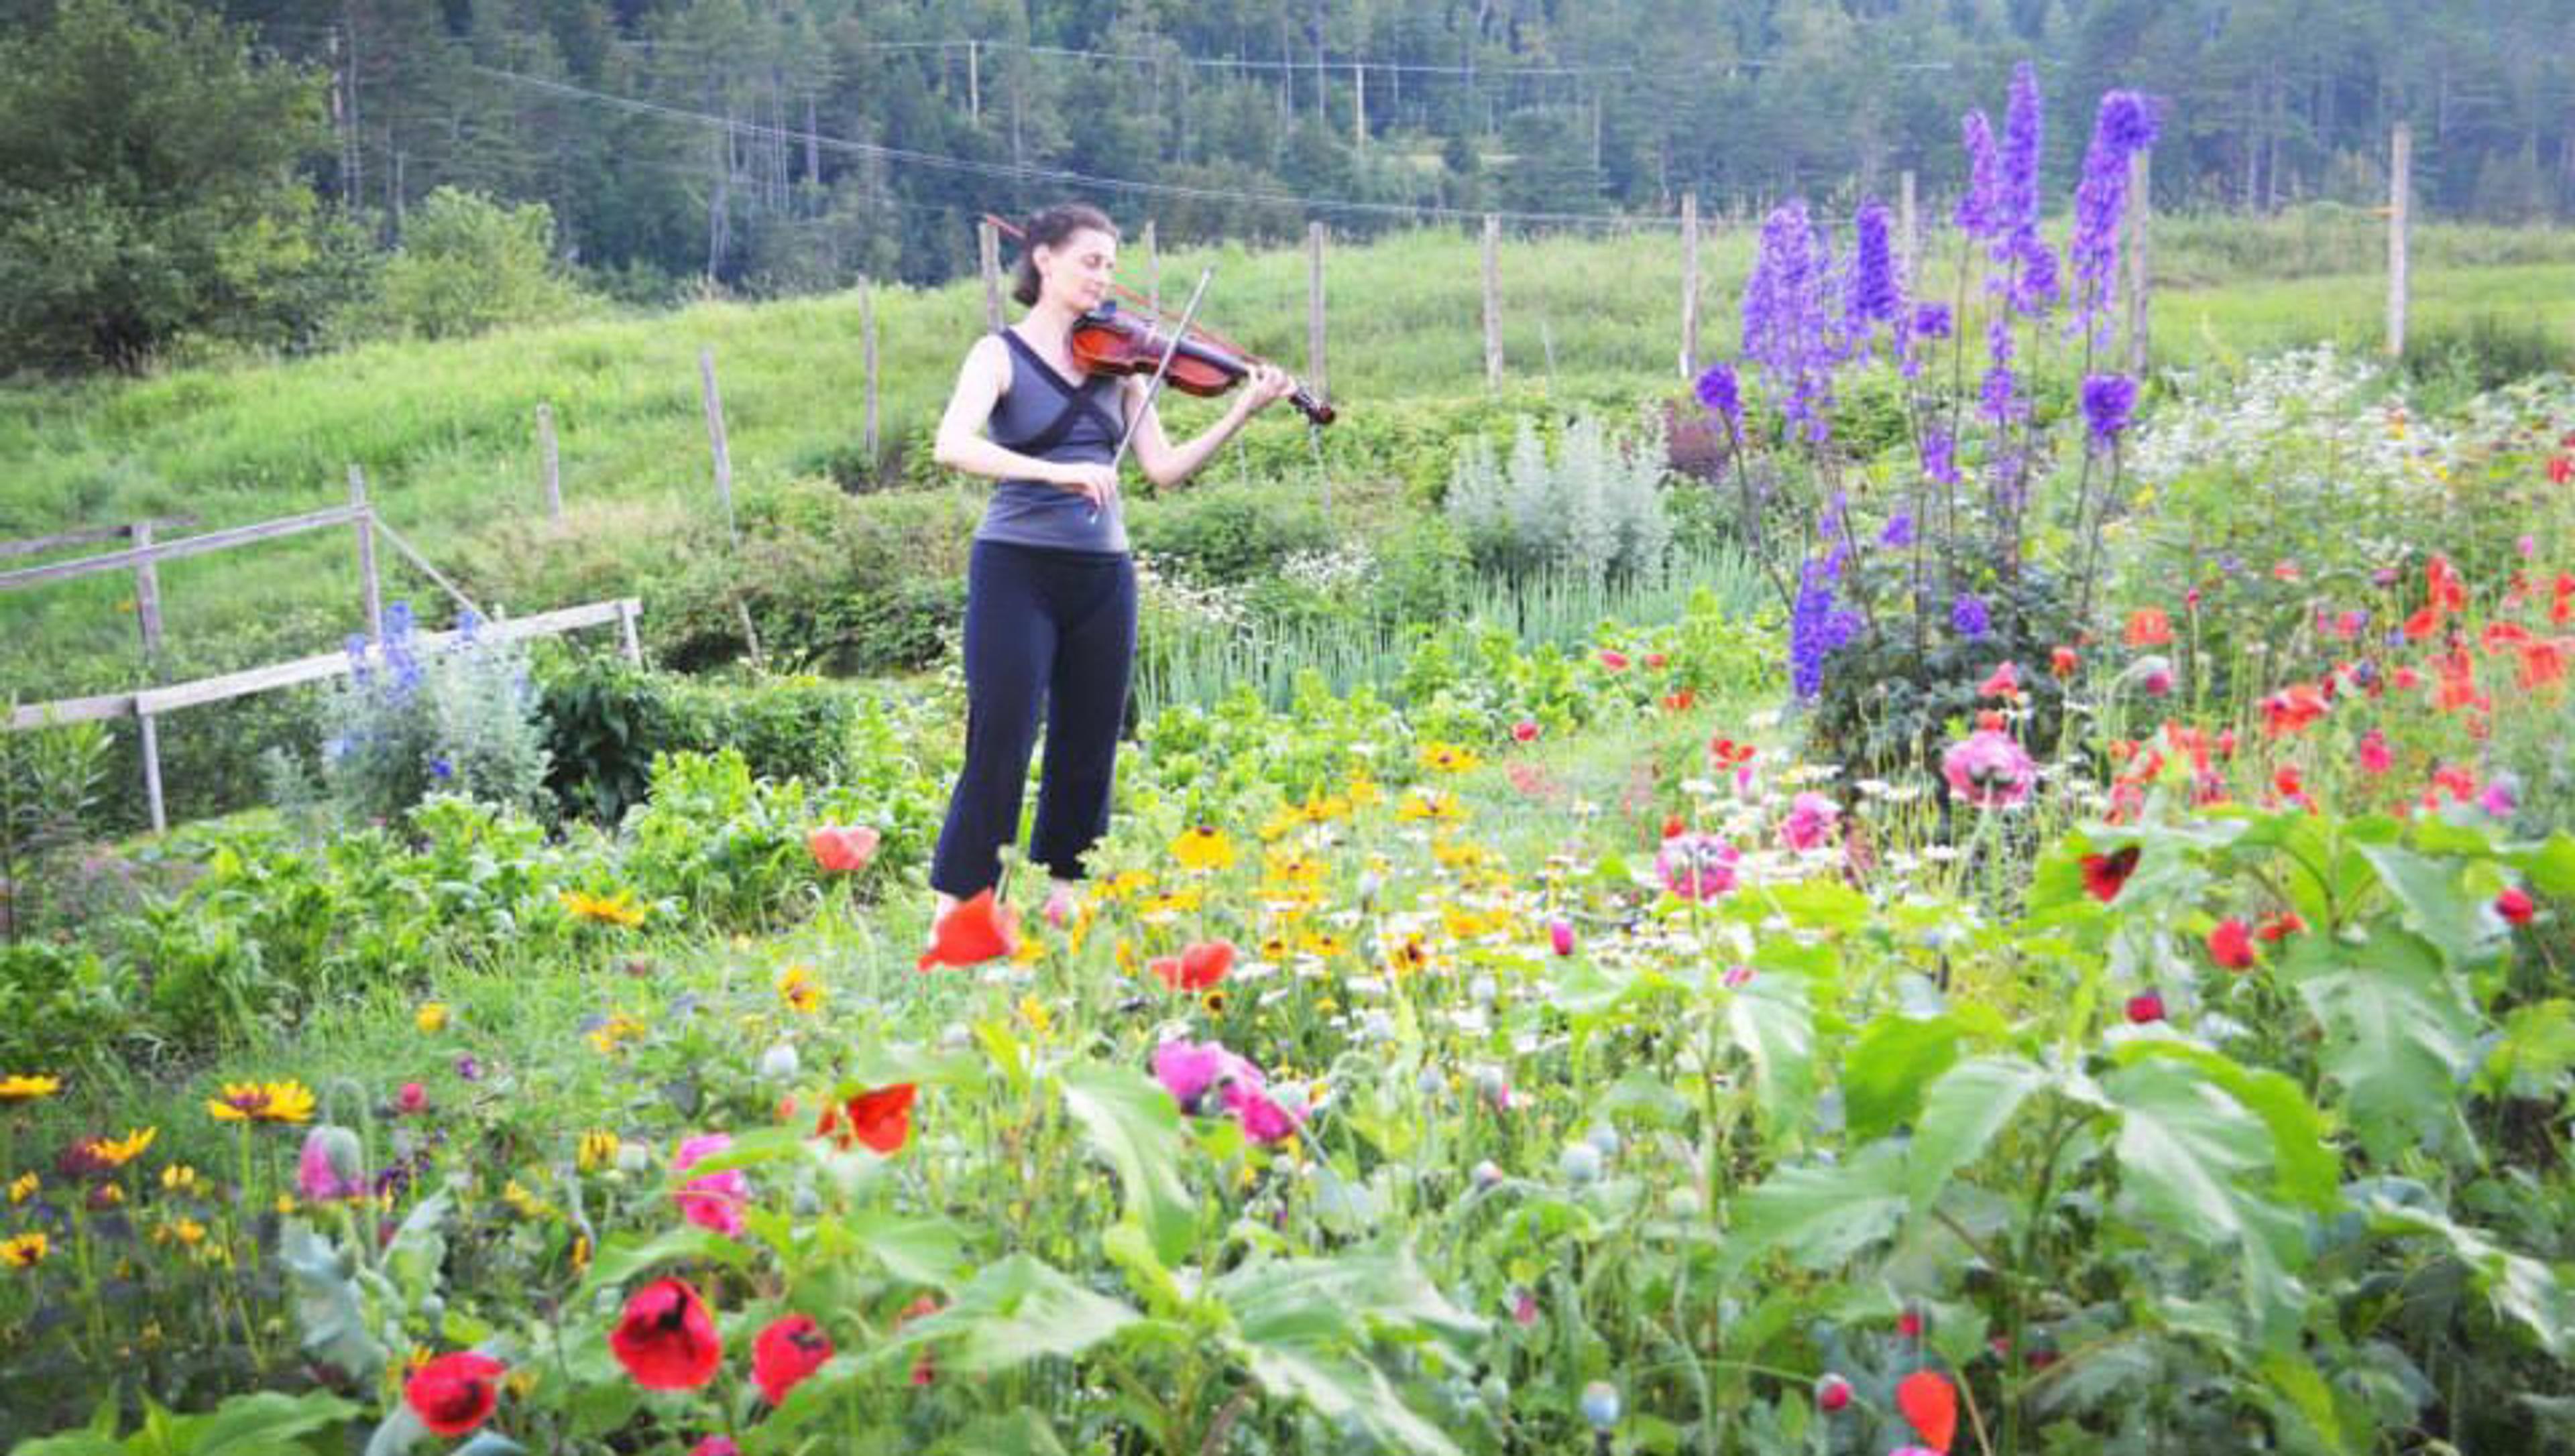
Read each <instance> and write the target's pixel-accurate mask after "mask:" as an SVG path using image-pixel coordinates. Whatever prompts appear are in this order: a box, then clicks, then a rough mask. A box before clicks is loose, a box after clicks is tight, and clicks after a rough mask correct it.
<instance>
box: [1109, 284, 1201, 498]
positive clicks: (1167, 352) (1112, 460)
mask: <svg viewBox="0 0 2575 1456" xmlns="http://www.w3.org/2000/svg"><path fill="white" fill-rule="evenodd" d="M1215 277H1216V265H1214V264H1209V265H1208V266H1207V267H1206V268H1205V269H1203V270H1201V271H1200V273H1199V286H1198V287H1196V288H1194V289H1191V290H1190V306H1189V307H1188V308H1186V309H1183V310H1182V311H1181V325H1180V327H1179V328H1177V329H1174V330H1173V331H1172V342H1171V343H1169V344H1166V345H1164V346H1163V359H1162V362H1161V363H1159V364H1157V365H1155V366H1154V377H1153V378H1152V379H1151V380H1149V381H1147V382H1146V385H1145V403H1144V404H1142V405H1140V406H1138V407H1137V409H1136V415H1135V418H1133V419H1131V420H1129V421H1128V422H1127V429H1126V430H1125V431H1124V432H1123V433H1121V434H1120V435H1119V437H1118V453H1117V454H1115V455H1112V456H1111V457H1109V468H1110V469H1111V470H1112V471H1115V470H1117V469H1118V467H1119V466H1121V465H1123V464H1125V463H1126V460H1127V447H1128V446H1130V445H1133V444H1135V443H1136V431H1137V429H1138V428H1139V427H1141V426H1142V425H1143V424H1144V423H1145V417H1146V416H1148V415H1150V414H1152V413H1153V412H1154V401H1155V400H1156V399H1157V398H1159V397H1160V396H1161V395H1162V393H1163V381H1164V380H1165V379H1167V378H1169V377H1170V375H1171V372H1172V357H1173V356H1174V355H1176V354H1179V353H1180V352H1181V340H1182V339H1183V338H1185V337H1187V336H1188V334H1189V332H1190V319H1191V317H1192V316H1194V315H1195V314H1197V313H1198V311H1199V300H1200V299H1203V298H1205V297H1207V290H1208V284H1209V282H1210V281H1211V280H1213V279H1214V278H1215ZM1091 519H1092V520H1094V521H1097V520H1099V519H1100V508H1099V507H1098V506H1094V507H1092V508H1091Z"/></svg>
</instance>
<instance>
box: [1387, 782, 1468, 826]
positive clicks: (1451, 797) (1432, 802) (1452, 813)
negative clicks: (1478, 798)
mask: <svg viewBox="0 0 2575 1456" xmlns="http://www.w3.org/2000/svg"><path fill="white" fill-rule="evenodd" d="M1395 816H1396V817H1398V818H1406V819H1427V820H1429V821H1430V822H1432V823H1443V824H1444V823H1453V822H1455V821H1456V820H1458V819H1461V818H1464V817H1465V816H1466V811H1465V810H1464V809H1462V808H1460V807H1458V806H1457V795H1455V794H1453V793H1450V792H1449V791H1447V790H1446V789H1444V788H1435V789H1419V788H1417V789H1414V790H1413V791H1411V792H1410V793H1407V794H1405V795H1404V796H1403V802H1402V804H1400V805H1399V806H1398V807H1397V808H1396V809H1395Z"/></svg>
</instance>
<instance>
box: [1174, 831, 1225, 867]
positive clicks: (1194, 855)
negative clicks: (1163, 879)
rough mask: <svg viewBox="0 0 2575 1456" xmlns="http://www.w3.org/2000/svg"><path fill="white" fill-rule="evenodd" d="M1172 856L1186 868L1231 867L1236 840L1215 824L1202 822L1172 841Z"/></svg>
mask: <svg viewBox="0 0 2575 1456" xmlns="http://www.w3.org/2000/svg"><path fill="white" fill-rule="evenodd" d="M1172 857H1173V858H1175V859H1178V860H1180V861H1181V867H1183V868H1185V869H1231V868H1233V867H1234V840H1232V839H1231V838H1228V837H1227V836H1226V832H1225V830H1223V829H1220V828H1218V827H1217V826H1216V825H1214V824H1200V825H1198V826H1197V827H1195V828H1191V829H1185V830H1183V831H1182V833H1181V836H1180V837H1179V838H1177V839H1174V840H1173V841H1172Z"/></svg>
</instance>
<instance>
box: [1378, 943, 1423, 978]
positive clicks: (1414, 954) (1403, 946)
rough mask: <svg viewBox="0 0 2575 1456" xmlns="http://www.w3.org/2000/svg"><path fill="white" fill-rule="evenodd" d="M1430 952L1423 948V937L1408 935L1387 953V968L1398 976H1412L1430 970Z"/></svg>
mask: <svg viewBox="0 0 2575 1456" xmlns="http://www.w3.org/2000/svg"><path fill="white" fill-rule="evenodd" d="M1429 965H1430V952H1429V951H1428V950H1425V949H1423V948H1422V945H1421V937H1420V936H1418V935H1406V936H1404V937H1403V939H1402V940H1401V941H1400V942H1398V943H1396V944H1395V945H1394V946H1393V947H1392V948H1390V949H1388V950H1387V951H1386V953H1385V968H1386V970H1387V971H1389V972H1390V973H1392V974H1394V975H1396V976H1406V975H1411V974H1413V973H1414V972H1416V971H1420V970H1425V969H1428V968H1429Z"/></svg>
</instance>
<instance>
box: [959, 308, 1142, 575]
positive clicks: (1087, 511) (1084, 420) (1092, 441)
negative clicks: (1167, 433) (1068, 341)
mask: <svg viewBox="0 0 2575 1456" xmlns="http://www.w3.org/2000/svg"><path fill="white" fill-rule="evenodd" d="M1002 339H1003V341H1004V342H1005V343H1007V344H1008V345H1009V346H1010V351H1011V383H1010V387H1009V388H1008V389H1006V390H1004V391H1003V393H1002V398H1001V400H1000V402H999V403H997V404H995V405H994V406H993V418H992V421H991V422H990V424H989V425H988V426H987V433H988V434H990V435H991V436H992V439H993V443H994V444H996V445H999V446H1001V447H1002V448H1003V449H1005V450H1012V451H1018V452H1019V453H1021V454H1023V455H1033V456H1037V457H1038V458H1040V459H1042V460H1054V461H1082V462H1087V463H1090V464H1093V465H1107V464H1108V463H1109V461H1110V459H1111V457H1113V456H1115V455H1116V454H1117V453H1118V435H1119V399H1120V396H1119V385H1120V383H1121V381H1120V377H1119V376H1116V375H1106V374H1095V375H1093V376H1091V377H1090V378H1088V379H1086V380H1084V381H1083V382H1082V383H1081V384H1080V385H1079V386H1077V385H1075V384H1073V383H1072V382H1071V381H1069V380H1067V379H1066V378H1065V377H1064V376H1063V375H1061V374H1058V373H1056V371H1055V367H1054V366H1053V365H1050V364H1048V363H1047V362H1046V360H1045V359H1043V358H1041V357H1040V356H1039V354H1038V352H1037V351H1036V350H1035V349H1032V348H1030V347H1029V344H1028V341H1027V340H1024V339H1022V338H1021V337H1020V336H1019V331H1017V330H1015V329H1004V330H1003V331H1002ZM1122 504H1123V503H1121V502H1113V503H1112V504H1111V505H1110V506H1109V507H1108V509H1106V510H1104V511H1102V512H1101V513H1100V514H1099V516H1098V517H1097V518H1094V517H1093V515H1092V514H1091V503H1090V502H1089V501H1087V500H1085V499H1084V498H1082V497H1081V496H1078V495H1076V494H1074V493H1073V492H1071V491H1068V490H1066V489H1065V488H1064V487H1062V486H1055V485H1049V484H1047V483H1046V482H1044V481H1025V480H1009V481H1003V482H1002V483H1001V484H1000V485H999V486H997V487H995V488H994V491H993V502H992V504H991V505H990V506H989V507H987V508H986V509H985V512H984V524H983V525H982V526H980V527H978V528H977V529H976V531H975V539H976V540H978V541H1000V542H1008V543H1010V544H1011V545H1014V546H1036V547H1047V548H1051V549H1053V550H1057V551H1083V552H1109V553H1123V552H1125V551H1126V550H1127V521H1126V517H1125V514H1124V512H1123V511H1122V509H1121V506H1122Z"/></svg>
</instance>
